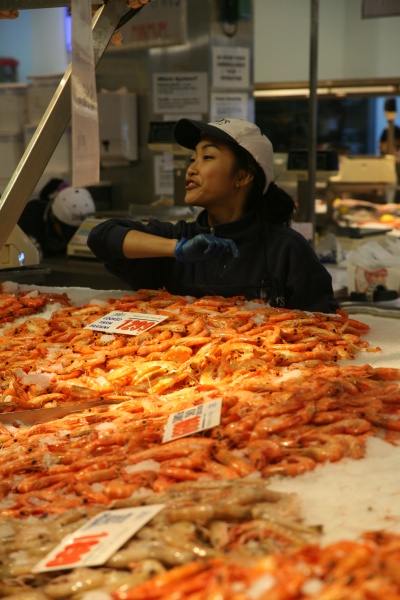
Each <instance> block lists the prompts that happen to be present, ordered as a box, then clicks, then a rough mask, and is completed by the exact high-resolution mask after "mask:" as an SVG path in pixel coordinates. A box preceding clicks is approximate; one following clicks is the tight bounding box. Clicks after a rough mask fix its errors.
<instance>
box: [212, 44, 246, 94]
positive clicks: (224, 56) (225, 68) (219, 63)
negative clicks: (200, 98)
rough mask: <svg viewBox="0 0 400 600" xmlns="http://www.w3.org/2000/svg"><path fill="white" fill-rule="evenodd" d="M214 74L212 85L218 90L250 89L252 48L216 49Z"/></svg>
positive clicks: (214, 53) (228, 47)
mask: <svg viewBox="0 0 400 600" xmlns="http://www.w3.org/2000/svg"><path fill="white" fill-rule="evenodd" d="M212 74H213V76H212V84H213V86H214V87H216V88H234V89H237V88H241V89H243V88H248V87H250V48H245V47H238V48H235V47H233V46H226V47H225V46H216V47H214V48H213V50H212Z"/></svg>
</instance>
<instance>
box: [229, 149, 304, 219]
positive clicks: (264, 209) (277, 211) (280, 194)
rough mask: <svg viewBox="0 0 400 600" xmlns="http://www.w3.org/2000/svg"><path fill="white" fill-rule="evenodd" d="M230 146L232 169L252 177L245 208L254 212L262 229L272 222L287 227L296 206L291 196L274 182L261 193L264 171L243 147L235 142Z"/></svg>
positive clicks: (263, 183) (263, 184) (263, 185)
mask: <svg viewBox="0 0 400 600" xmlns="http://www.w3.org/2000/svg"><path fill="white" fill-rule="evenodd" d="M231 146H232V151H233V153H234V156H235V166H234V170H235V171H237V170H239V169H244V170H245V171H247V172H248V173H250V174H251V175H252V177H253V181H252V186H251V190H250V193H249V196H248V199H247V205H246V210H247V211H248V212H250V211H254V212H255V213H256V215H257V218H258V219H259V220H260V222H261V223H262V225H263V227H264V229H268V226H269V225H272V224H274V225H284V226H286V227H289V225H290V220H291V217H292V215H293V213H294V211H295V208H296V205H295V203H294V200H293V198H292V197H291V196H290V195H289V194H288V193H287V192H285V190H283V189H282V188H280V187H278V186H277V185H276V184H275V183H274V182H271V183H270V184H269V186H268V189H267V191H266V192H265V193H263V190H264V187H265V175H264V171H263V170H262V169H261V167H260V166H259V164H258V163H257V162H256V160H255V159H254V157H253V156H252V155H251V154H250V152H248V151H247V150H246V149H245V148H242V147H241V146H238V145H236V144H232V145H231Z"/></svg>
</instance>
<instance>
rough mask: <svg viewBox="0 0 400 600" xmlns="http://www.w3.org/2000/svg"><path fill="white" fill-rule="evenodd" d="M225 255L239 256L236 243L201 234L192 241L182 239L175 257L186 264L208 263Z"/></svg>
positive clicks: (177, 245)
mask: <svg viewBox="0 0 400 600" xmlns="http://www.w3.org/2000/svg"><path fill="white" fill-rule="evenodd" d="M224 255H232V256H233V257H234V258H237V257H238V256H239V250H238V249H237V246H236V244H235V242H234V241H232V240H229V239H225V238H219V237H215V235H211V234H205V233H201V234H199V235H196V236H195V237H194V238H192V239H191V240H187V239H186V238H182V239H181V240H179V242H178V243H177V244H176V246H175V252H174V256H175V258H176V259H177V260H179V261H180V262H184V263H196V262H206V261H208V260H211V259H213V258H218V257H221V256H224Z"/></svg>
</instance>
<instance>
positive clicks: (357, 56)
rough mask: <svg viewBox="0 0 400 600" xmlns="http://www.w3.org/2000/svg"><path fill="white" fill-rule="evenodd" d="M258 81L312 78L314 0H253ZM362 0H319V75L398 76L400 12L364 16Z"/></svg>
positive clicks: (346, 76)
mask: <svg viewBox="0 0 400 600" xmlns="http://www.w3.org/2000/svg"><path fill="white" fill-rule="evenodd" d="M253 6H254V63H255V67H254V80H255V82H256V83H270V82H272V83H273V82H283V81H306V80H308V78H309V57H310V20H311V15H310V11H311V0H253ZM361 8H362V0H320V1H319V24H318V30H319V31H318V33H319V35H318V79H360V78H362V79H364V78H376V77H378V78H379V77H399V75H400V16H396V17H384V18H378V19H362V18H361Z"/></svg>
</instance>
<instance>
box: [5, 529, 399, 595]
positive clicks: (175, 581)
mask: <svg viewBox="0 0 400 600" xmlns="http://www.w3.org/2000/svg"><path fill="white" fill-rule="evenodd" d="M399 562H400V536H398V535H396V534H391V533H386V532H383V531H373V532H365V533H364V534H363V536H362V537H361V538H360V539H358V540H356V541H346V540H344V541H339V542H334V543H331V544H329V545H327V546H325V547H322V546H320V545H319V544H318V543H312V542H311V543H308V544H303V545H302V546H301V547H299V548H293V549H290V550H287V551H286V552H284V553H282V552H279V551H278V552H271V553H269V554H265V555H261V556H260V555H256V556H242V557H240V558H239V557H237V556H230V555H227V556H223V555H218V556H206V557H200V558H197V559H196V560H192V561H189V562H187V563H183V564H180V565H177V566H173V567H171V568H169V569H165V568H164V567H163V565H162V563H161V562H160V561H158V560H157V559H145V560H138V561H132V562H130V564H129V566H128V567H127V568H120V569H115V568H110V567H108V566H104V567H102V568H89V567H80V568H77V569H73V570H71V571H67V572H66V573H64V574H60V573H57V572H54V573H53V574H50V575H49V574H48V573H43V574H41V575H35V576H33V575H31V576H29V575H26V576H21V577H20V578H19V579H17V578H9V579H4V580H3V582H2V583H0V595H1V597H2V598H4V599H7V600H49V599H57V598H58V599H63V598H71V599H73V600H89V599H93V598H101V599H102V600H171V599H173V598H177V599H178V598H179V600H205V599H208V600H211V599H217V598H218V599H223V598H224V599H225V598H231V599H232V600H313V599H315V598H318V600H336V599H339V598H340V600H355V599H357V600H381V599H382V598H384V599H385V600H400V580H399ZM96 594H97V595H96Z"/></svg>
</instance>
